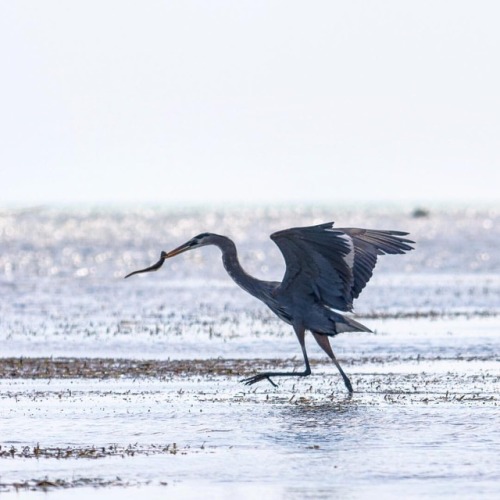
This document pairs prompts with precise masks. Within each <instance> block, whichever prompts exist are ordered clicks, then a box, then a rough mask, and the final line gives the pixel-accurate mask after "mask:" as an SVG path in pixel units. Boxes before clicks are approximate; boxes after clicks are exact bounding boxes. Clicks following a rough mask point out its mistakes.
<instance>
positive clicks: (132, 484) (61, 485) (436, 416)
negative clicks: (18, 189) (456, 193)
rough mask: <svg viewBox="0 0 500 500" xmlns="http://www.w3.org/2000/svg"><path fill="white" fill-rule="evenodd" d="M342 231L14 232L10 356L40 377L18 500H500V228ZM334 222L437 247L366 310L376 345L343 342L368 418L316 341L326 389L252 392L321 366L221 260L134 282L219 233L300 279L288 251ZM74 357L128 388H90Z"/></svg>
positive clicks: (5, 310)
mask: <svg viewBox="0 0 500 500" xmlns="http://www.w3.org/2000/svg"><path fill="white" fill-rule="evenodd" d="M331 212H332V211H331V210H330V211H329V210H326V209H321V208H317V209H301V210H287V209H284V208H283V209H279V210H278V209H259V210H254V211H250V210H238V211H237V210H232V211H230V212H226V213H223V212H216V211H213V210H212V211H210V210H207V211H196V210H190V211H185V212H182V213H181V212H175V213H173V212H169V211H167V210H162V209H140V210H139V209H137V210H128V211H125V210H108V211H100V210H80V211H72V212H68V211H63V210H56V209H37V210H33V211H24V212H19V211H18V212H12V211H11V212H8V211H4V212H1V213H0V237H1V239H0V241H1V245H2V251H1V252H0V270H1V274H0V288H1V290H2V296H3V297H4V300H3V301H2V302H1V303H0V341H1V345H2V347H1V356H2V358H4V361H3V364H4V366H6V360H7V358H14V360H18V361H19V360H20V358H21V357H24V358H28V359H27V360H26V362H25V363H26V364H27V365H28V366H31V365H30V364H29V363H31V362H33V366H34V367H35V368H33V370H34V372H33V371H31V372H29V371H28V370H26V371H22V370H17V371H16V370H12V369H10V368H9V370H10V371H5V372H4V371H2V373H3V375H2V378H0V399H1V402H0V405H1V420H0V431H1V432H0V445H1V446H2V448H1V449H0V484H1V486H0V491H3V492H2V496H3V495H6V496H9V495H11V494H12V495H16V497H18V496H20V497H21V498H23V497H24V496H28V495H29V496H30V497H35V498H36V496H37V495H44V498H45V496H46V495H47V493H46V492H48V495H49V497H52V498H57V497H58V495H59V496H61V495H66V494H67V490H66V488H68V487H72V488H73V490H72V492H71V495H76V496H77V497H78V495H80V496H82V498H83V497H85V496H86V495H88V494H89V489H88V488H90V487H94V486H99V487H100V488H99V489H97V490H94V489H92V495H96V494H97V495H103V496H104V495H106V497H107V498H108V497H110V496H112V495H113V494H115V495H116V496H119V497H120V498H126V495H130V496H132V495H134V497H136V495H137V494H138V491H137V488H140V490H139V491H140V492H141V493H143V494H146V495H148V497H150V498H154V497H157V498H160V497H164V496H165V495H167V494H168V495H170V496H174V497H182V498H190V497H193V498H196V497H199V496H200V495H201V494H203V496H205V497H207V498H226V497H227V498H229V497H231V498H234V497H235V495H236V496H237V497H240V498H255V496H257V495H266V497H269V498H283V497H287V498H332V497H341V498H366V497H373V496H375V495H377V496H379V497H384V498H396V497H397V498H400V497H402V496H404V497H405V498H412V497H415V498H417V497H418V498H421V497H423V496H424V497H425V496H430V497H436V498H440V497H444V498H446V497H450V498H471V497H479V496H480V497H484V498H497V497H498V495H499V494H500V473H499V472H498V470H500V469H499V467H498V456H499V452H500V438H499V434H498V431H497V429H498V422H499V419H498V415H499V413H498V412H499V390H500V363H499V360H500V359H499V355H498V353H499V352H500V350H499V347H500V341H499V336H498V332H499V329H500V315H499V311H500V309H499V304H500V301H499V299H500V273H498V270H499V269H500V254H499V253H498V251H497V249H498V247H499V244H500V212H498V211H495V210H493V209H489V210H482V211H479V210H478V211H474V210H465V209H464V210H453V211H451V210H448V211H441V212H436V213H432V214H431V216H430V217H428V218H412V217H411V216H410V214H409V213H406V212H402V211H396V210H382V209H378V210H370V211H353V210H345V209H344V210H342V211H338V210H336V211H335V214H333V216H332V213H331ZM331 219H336V220H337V221H338V223H339V226H342V225H344V226H366V227H377V228H389V229H403V230H407V231H410V232H411V237H412V238H413V239H415V240H416V241H417V242H418V246H417V250H416V251H415V252H412V253H410V254H408V255H405V256H397V257H385V258H384V257H382V258H381V259H380V262H379V265H378V266H377V269H376V272H375V275H374V277H373V279H372V281H371V282H370V284H369V285H368V287H367V288H366V290H365V291H364V292H363V294H362V296H361V297H360V299H359V300H358V301H357V303H356V310H357V313H358V316H359V318H358V319H359V320H360V321H361V322H362V323H364V324H366V325H367V326H369V327H370V328H371V329H373V330H374V333H350V334H343V335H339V336H338V337H336V338H335V339H333V341H332V345H333V348H334V351H335V352H336V354H337V357H338V358H339V360H340V362H341V364H342V365H343V366H344V368H345V370H346V372H347V373H348V374H349V376H350V378H351V380H352V382H353V386H354V389H355V394H354V395H353V397H352V398H349V397H348V396H347V395H346V392H345V388H344V386H343V383H342V381H341V379H340V377H339V375H338V373H337V371H336V369H335V367H334V366H332V365H331V364H329V363H328V360H327V359H326V358H325V356H324V355H323V354H322V353H321V351H320V350H319V348H317V347H316V346H315V345H314V344H313V342H311V340H312V339H308V351H309V352H310V354H311V357H312V358H313V361H314V364H313V375H312V376H311V377H308V378H307V379H304V380H294V379H292V378H288V379H282V380H279V387H277V388H274V387H272V386H271V385H270V384H269V383H267V382H261V383H260V384H257V385H255V386H252V387H246V386H244V385H242V384H240V383H239V380H240V379H241V378H242V377H243V376H248V375H249V374H251V373H252V372H253V371H254V370H255V371H258V370H259V369H262V368H264V367H265V366H266V363H269V362H270V360H274V359H278V360H280V361H276V363H280V365H279V366H280V369H281V367H284V368H287V367H290V368H295V369H301V367H302V362H301V356H300V349H299V347H298V344H297V342H296V340H295V338H294V335H293V333H292V332H291V331H290V328H289V327H288V326H287V325H285V324H284V323H282V322H281V321H279V320H278V319H277V318H274V317H273V316H272V314H271V313H270V312H268V310H267V309H266V308H265V306H263V305H262V304H260V303H259V302H258V301H257V300H255V299H253V298H252V297H249V296H247V295H246V294H245V293H244V292H243V291H241V290H239V289H238V288H237V287H236V285H234V284H233V283H232V282H231V281H230V279H229V278H228V277H227V276H226V274H225V272H224V270H223V269H222V265H221V263H220V256H219V254H218V251H217V250H216V249H210V248H206V249H203V250H200V251H197V252H191V253H188V254H185V255H183V256H179V257H178V258H177V259H173V260H172V261H167V263H166V264H165V266H164V267H163V268H162V269H161V271H159V272H158V273H155V274H150V275H144V276H136V277H133V278H131V279H129V280H123V279H122V277H123V276H124V275H125V274H126V273H127V272H130V271H131V270H134V269H137V268H141V267H144V266H146V265H149V264H151V263H153V262H155V261H156V260H157V258H158V255H159V252H160V250H169V249H171V248H173V247H175V246H177V245H178V244H180V243H182V242H184V241H185V240H187V239H188V238H190V237H191V236H193V235H195V234H197V233H199V232H202V231H215V232H220V233H222V234H227V235H230V236H232V237H233V238H234V239H235V240H236V242H237V245H238V248H239V249H240V257H241V260H242V263H243V266H244V267H245V268H246V269H247V270H248V271H249V272H251V273H252V274H255V275H258V276H259V277H261V278H265V279H281V276H282V273H283V263H282V260H281V255H280V253H279V251H278V250H277V249H276V248H275V247H274V244H273V243H272V242H271V241H270V240H269V239H268V234H269V233H271V232H272V231H274V230H278V229H281V228H283V227H289V226H294V225H305V224H313V223H319V222H324V221H328V220H331ZM167 264H168V265H167ZM37 357H40V358H43V359H41V360H39V362H37V359H36V358H37ZM45 357H46V358H45ZM51 357H52V358H53V359H52V360H51V359H50V358H51ZM54 358H57V359H54ZM59 358H61V360H60V362H61V364H62V365H63V367H64V363H67V365H68V366H73V367H74V365H75V363H76V362H72V361H71V359H69V358H77V359H78V360H79V362H81V363H86V366H88V367H90V368H92V366H93V363H96V364H97V363H105V366H107V367H108V368H107V370H108V371H107V374H106V376H103V375H102V372H99V373H98V372H96V373H95V375H92V371H91V370H90V372H89V371H87V372H86V373H87V375H85V376H84V374H83V371H82V372H80V373H81V375H75V376H73V375H71V376H70V377H69V378H68V377H65V376H64V374H63V372H62V371H60V372H54V371H52V369H51V368H52V365H51V363H52V364H54V363H55V362H56V361H58V359H59ZM216 358H220V359H218V360H217V363H215V362H214V361H212V360H214V359H216ZM109 360H111V361H109ZM113 360H115V361H114V362H113ZM120 360H122V361H120ZM127 360H129V361H127ZM138 360H151V366H152V368H151V367H150V368H149V369H148V370H145V371H143V372H140V371H139V372H137V371H133V370H132V369H131V368H130V367H128V365H127V363H132V364H134V363H137V362H138ZM168 360H178V362H179V363H180V365H176V366H180V367H181V368H180V369H176V370H174V369H173V368H172V370H170V371H169V368H168V367H169V366H170V365H168ZM190 360H192V361H191V362H190ZM195 360H196V361H195ZM37 363H38V364H37ZM41 363H42V364H43V363H44V365H43V366H42V364H41ZM161 363H164V364H161ZM165 363H166V365H165ZM9 366H10V365H9ZM165 366H166V368H165ZM171 366H174V365H171ZM184 366H185V367H186V368H184ZM44 370H46V373H47V374H48V375H46V376H45V375H44V374H43V373H44ZM61 370H62V369H61ZM155 370H158V371H157V373H155ZM162 370H163V371H162ZM30 373H31V374H30ZM77 373H79V372H78V371H77ZM33 374H36V377H35V378H33V376H34V375H33ZM174 443H175V446H174ZM102 449H104V451H102V452H100V451H98V450H102ZM34 450H38V451H34ZM9 492H10V493H9Z"/></svg>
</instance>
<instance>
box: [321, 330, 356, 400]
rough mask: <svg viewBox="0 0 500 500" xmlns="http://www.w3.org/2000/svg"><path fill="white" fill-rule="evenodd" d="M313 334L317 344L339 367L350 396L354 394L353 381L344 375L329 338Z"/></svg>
mask: <svg viewBox="0 0 500 500" xmlns="http://www.w3.org/2000/svg"><path fill="white" fill-rule="evenodd" d="M312 334H313V336H314V338H315V339H316V342H317V343H318V344H319V346H320V347H321V349H323V351H325V352H326V353H327V354H328V356H329V357H330V359H331V360H332V361H333V363H334V364H335V366H336V367H337V369H338V371H339V372H340V374H341V375H342V379H343V380H344V384H345V386H346V387H347V390H348V391H349V393H350V394H352V393H353V392H354V391H353V390H352V385H351V381H350V380H349V377H348V376H347V375H346V374H345V373H344V370H342V368H341V366H340V364H339V362H338V361H337V358H336V357H335V354H333V351H332V346H331V345H330V340H328V336H327V335H321V334H319V333H316V332H312Z"/></svg>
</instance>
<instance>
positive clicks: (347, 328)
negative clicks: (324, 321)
mask: <svg viewBox="0 0 500 500" xmlns="http://www.w3.org/2000/svg"><path fill="white" fill-rule="evenodd" d="M335 327H336V330H337V332H338V333H341V332H370V333H372V331H371V330H370V329H369V328H367V327H366V326H365V325H362V324H361V323H359V321H356V320H355V319H353V318H351V317H349V316H344V315H342V319H341V320H340V321H339V320H337V321H335Z"/></svg>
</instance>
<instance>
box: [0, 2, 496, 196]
mask: <svg viewBox="0 0 500 500" xmlns="http://www.w3.org/2000/svg"><path fill="white" fill-rule="evenodd" d="M499 19H500V3H498V2H497V1H490V2H489V1H480V0H476V1H467V2H466V1H459V0H451V1H440V0H432V1H423V0H419V1H401V0H395V1H382V2H376V1H351V0H349V1H345V0H344V1H341V2H336V1H332V0H329V1H302V2H294V1H291V0H286V1H271V0H266V1H259V0H249V1H243V0H237V1H235V0H227V1H221V0H209V1H207V0H200V1H190V0H179V1H151V0H150V1H147V2H137V1H134V2H131V1H123V0H119V1H106V0H99V1H92V0H85V1H79V0H71V1H64V0H60V1H50V0H44V1H39V0H33V1H22V0H18V1H2V2H1V3H0V63H1V68H2V70H1V78H0V138H1V139H0V141H1V143H0V172H1V188H0V204H4V203H26V204H30V203H45V202H63V203H64V202H121V201H125V202H164V203H176V202H188V203H191V202H200V203H203V202H214V201H221V202H226V201H230V202H272V201H278V202H286V201H293V202H307V203H310V202H314V201H319V202H335V201H336V200H341V201H344V202H345V201H357V200H371V201H377V200H379V201H398V200H399V201H401V200H416V201H427V200H437V201H439V200H444V201H446V200H469V201H470V200H472V201H495V200H498V199H499V190H500V91H499V89H500V64H499V57H500V56H499V54H500V29H499Z"/></svg>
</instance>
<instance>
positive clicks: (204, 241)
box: [162, 233, 216, 259]
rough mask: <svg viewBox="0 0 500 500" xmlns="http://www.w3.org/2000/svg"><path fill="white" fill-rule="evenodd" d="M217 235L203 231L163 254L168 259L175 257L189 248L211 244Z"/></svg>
mask: <svg viewBox="0 0 500 500" xmlns="http://www.w3.org/2000/svg"><path fill="white" fill-rule="evenodd" d="M215 237H216V235H215V234H212V233H201V234H199V235H198V236H195V237H194V238H191V239H190V240H189V241H186V243H184V244H183V245H181V246H180V247H177V248H174V249H173V250H171V251H170V252H162V255H165V258H166V259H168V258H170V257H175V256H176V255H179V254H180V253H183V252H187V251H188V250H193V249H195V248H199V247H203V246H205V245H211V244H212V243H213V240H214V238H215Z"/></svg>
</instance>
